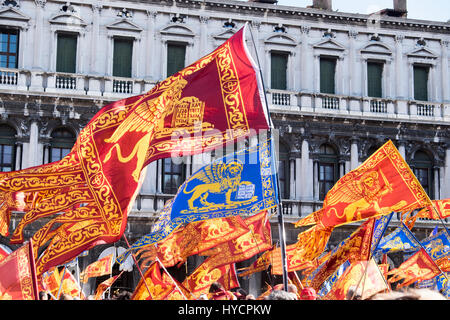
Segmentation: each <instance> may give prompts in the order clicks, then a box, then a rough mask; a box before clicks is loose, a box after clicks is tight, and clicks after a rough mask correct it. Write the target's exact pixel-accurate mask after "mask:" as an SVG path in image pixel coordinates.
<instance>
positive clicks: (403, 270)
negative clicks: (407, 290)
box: [388, 248, 448, 288]
mask: <svg viewBox="0 0 450 320" xmlns="http://www.w3.org/2000/svg"><path fill="white" fill-rule="evenodd" d="M447 259H448V257H447ZM440 273H441V271H440V270H439V267H438V266H437V264H436V263H435V262H434V261H433V259H431V257H430V256H429V255H428V253H427V252H426V251H425V250H424V249H423V248H422V249H420V250H419V251H417V252H416V253H415V254H414V255H413V256H411V257H410V258H409V259H408V260H406V261H405V262H403V263H402V264H401V265H400V266H399V267H398V268H396V269H394V270H391V271H389V272H388V275H390V276H391V277H390V278H389V280H388V281H389V282H390V283H393V282H397V281H400V280H403V282H402V283H400V284H398V285H397V288H402V287H406V286H409V285H410V284H412V283H414V282H416V281H418V282H421V281H424V280H429V279H432V278H434V277H435V276H437V275H439V274H440Z"/></svg>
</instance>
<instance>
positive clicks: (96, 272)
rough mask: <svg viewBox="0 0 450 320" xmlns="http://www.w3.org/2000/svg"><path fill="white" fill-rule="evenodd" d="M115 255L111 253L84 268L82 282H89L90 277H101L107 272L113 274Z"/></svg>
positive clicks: (81, 275)
mask: <svg viewBox="0 0 450 320" xmlns="http://www.w3.org/2000/svg"><path fill="white" fill-rule="evenodd" d="M113 259H114V255H113V254H109V255H107V256H106V257H103V258H101V259H100V260H97V261H95V262H93V263H91V264H90V265H88V266H87V267H86V269H84V271H83V272H82V273H81V274H80V280H81V282H82V283H87V282H88V280H89V278H92V277H100V276H104V275H106V274H112V266H113V264H114V261H113Z"/></svg>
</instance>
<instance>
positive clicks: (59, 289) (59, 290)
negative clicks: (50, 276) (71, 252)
mask: <svg viewBox="0 0 450 320" xmlns="http://www.w3.org/2000/svg"><path fill="white" fill-rule="evenodd" d="M66 269H67V266H66V265H64V271H63V274H62V277H61V283H60V284H59V288H58V293H57V294H56V300H59V295H60V293H61V288H62V284H63V282H64V276H65V275H66Z"/></svg>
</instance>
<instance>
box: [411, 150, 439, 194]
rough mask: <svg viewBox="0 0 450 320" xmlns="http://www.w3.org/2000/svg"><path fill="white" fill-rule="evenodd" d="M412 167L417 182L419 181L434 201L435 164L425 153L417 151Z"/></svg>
mask: <svg viewBox="0 0 450 320" xmlns="http://www.w3.org/2000/svg"><path fill="white" fill-rule="evenodd" d="M412 167H413V171H414V174H415V176H416V177H417V180H419V182H420V184H421V185H422V187H423V189H424V190H425V192H426V193H427V194H428V196H429V197H430V198H431V199H433V197H434V190H433V181H434V177H433V162H432V160H431V158H430V156H429V155H428V154H427V153H426V152H424V151H421V150H418V151H416V153H415V154H414V159H413V161H412Z"/></svg>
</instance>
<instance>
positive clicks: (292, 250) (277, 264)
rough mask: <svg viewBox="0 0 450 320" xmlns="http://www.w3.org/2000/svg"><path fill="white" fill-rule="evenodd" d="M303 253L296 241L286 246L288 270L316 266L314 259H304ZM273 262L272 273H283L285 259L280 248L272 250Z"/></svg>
mask: <svg viewBox="0 0 450 320" xmlns="http://www.w3.org/2000/svg"><path fill="white" fill-rule="evenodd" d="M301 253H302V250H301V249H300V248H299V246H298V244H296V243H295V244H291V245H288V246H286V261H287V271H288V272H291V271H299V270H304V269H310V268H312V267H313V266H314V263H313V262H312V261H309V260H304V259H303V257H302V255H301ZM271 263H272V274H276V275H282V274H283V261H282V256H281V249H280V248H276V249H274V250H273V251H272V261H271Z"/></svg>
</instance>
